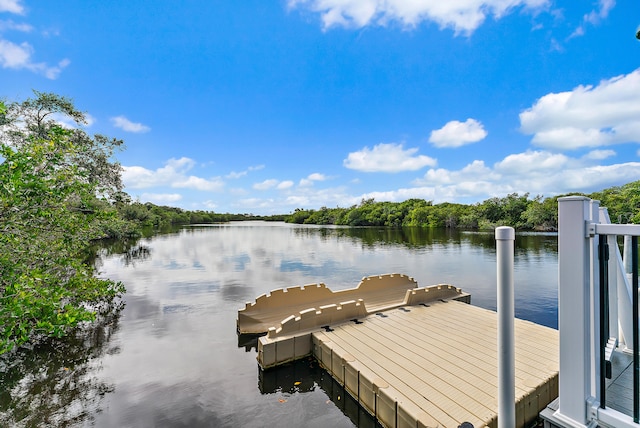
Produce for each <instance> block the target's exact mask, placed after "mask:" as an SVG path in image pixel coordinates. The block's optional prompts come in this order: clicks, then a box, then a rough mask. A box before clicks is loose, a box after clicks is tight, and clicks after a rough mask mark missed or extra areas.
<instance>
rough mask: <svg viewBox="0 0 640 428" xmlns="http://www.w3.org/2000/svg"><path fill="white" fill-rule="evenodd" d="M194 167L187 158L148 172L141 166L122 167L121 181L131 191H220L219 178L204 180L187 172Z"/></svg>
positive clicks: (221, 183) (170, 161) (220, 183)
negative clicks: (170, 189) (159, 189)
mask: <svg viewBox="0 0 640 428" xmlns="http://www.w3.org/2000/svg"><path fill="white" fill-rule="evenodd" d="M194 166H195V161H194V160H192V159H189V158H187V157H182V158H180V159H173V158H172V159H169V160H168V161H167V162H166V164H165V166H163V167H162V168H158V169H156V170H150V169H147V168H144V167H141V166H124V167H123V173H122V179H123V181H124V183H125V186H126V187H128V188H131V189H145V188H149V187H160V186H169V187H172V188H186V189H195V190H201V191H214V192H215V191H221V190H222V188H223V187H224V182H223V181H222V180H221V179H220V178H217V177H216V178H211V179H204V178H201V177H196V176H193V175H188V174H187V172H188V171H189V170H191V169H192V168H193V167H194Z"/></svg>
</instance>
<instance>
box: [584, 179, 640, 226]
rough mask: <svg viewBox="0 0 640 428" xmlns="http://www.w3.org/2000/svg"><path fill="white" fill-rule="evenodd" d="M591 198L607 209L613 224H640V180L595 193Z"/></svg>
mask: <svg viewBox="0 0 640 428" xmlns="http://www.w3.org/2000/svg"><path fill="white" fill-rule="evenodd" d="M591 197H592V198H593V199H597V200H599V201H600V205H601V206H603V207H607V210H608V211H609V217H610V218H611V222H612V223H640V180H639V181H634V182H632V183H627V184H625V185H623V186H620V187H611V188H609V189H605V190H602V191H600V192H595V193H593V194H592V195H591Z"/></svg>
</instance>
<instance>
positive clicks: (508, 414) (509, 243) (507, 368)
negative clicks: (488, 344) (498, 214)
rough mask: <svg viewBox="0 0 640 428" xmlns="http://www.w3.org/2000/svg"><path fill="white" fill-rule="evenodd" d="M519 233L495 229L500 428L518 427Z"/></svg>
mask: <svg viewBox="0 0 640 428" xmlns="http://www.w3.org/2000/svg"><path fill="white" fill-rule="evenodd" d="M515 239H516V233H515V230H514V229H513V228H512V227H506V226H502V227H498V228H496V255H497V274H498V284H497V285H498V302H497V303H498V425H499V426H500V427H514V426H516V397H515V394H516V392H515V388H516V381H515V379H516V371H515V343H514V321H513V319H514V296H513V259H514V245H515Z"/></svg>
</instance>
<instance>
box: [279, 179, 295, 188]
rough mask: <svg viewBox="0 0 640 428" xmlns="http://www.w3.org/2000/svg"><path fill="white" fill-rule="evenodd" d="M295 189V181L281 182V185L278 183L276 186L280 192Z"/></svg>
mask: <svg viewBox="0 0 640 428" xmlns="http://www.w3.org/2000/svg"><path fill="white" fill-rule="evenodd" d="M292 187H293V181H291V180H285V181H281V182H280V183H278V185H277V186H276V188H277V189H278V190H286V189H290V188H292Z"/></svg>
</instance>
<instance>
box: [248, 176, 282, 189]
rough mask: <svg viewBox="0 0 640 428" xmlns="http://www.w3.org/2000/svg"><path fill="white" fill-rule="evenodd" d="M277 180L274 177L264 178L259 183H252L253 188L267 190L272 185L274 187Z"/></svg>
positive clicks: (271, 187)
mask: <svg viewBox="0 0 640 428" xmlns="http://www.w3.org/2000/svg"><path fill="white" fill-rule="evenodd" d="M278 183H279V181H278V180H276V179H275V178H270V179H268V180H264V181H262V182H260V183H255V184H254V185H253V188H254V189H256V190H269V189H273V188H274V187H276V186H277V185H278Z"/></svg>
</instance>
